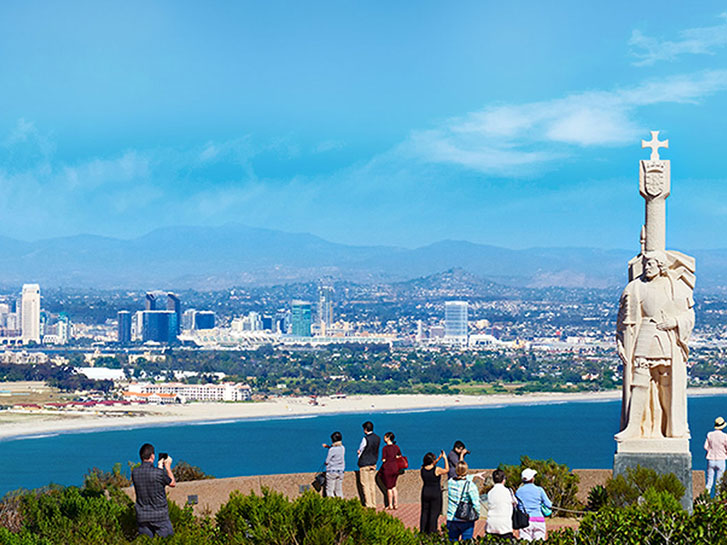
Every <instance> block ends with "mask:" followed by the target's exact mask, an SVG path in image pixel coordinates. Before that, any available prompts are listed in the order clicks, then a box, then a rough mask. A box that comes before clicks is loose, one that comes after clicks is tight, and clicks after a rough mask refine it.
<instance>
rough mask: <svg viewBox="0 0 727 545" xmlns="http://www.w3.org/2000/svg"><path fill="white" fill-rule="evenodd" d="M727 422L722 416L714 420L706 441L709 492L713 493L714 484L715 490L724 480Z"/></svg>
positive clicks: (726, 453) (726, 458)
mask: <svg viewBox="0 0 727 545" xmlns="http://www.w3.org/2000/svg"><path fill="white" fill-rule="evenodd" d="M725 426H727V422H725V419H724V418H722V417H721V416H718V417H717V418H716V419H715V421H714V430H712V431H710V432H709V433H708V434H707V440H706V441H705V442H704V450H706V451H707V492H709V493H710V494H712V485H715V487H714V489H715V492H716V491H717V487H718V486H719V483H720V481H721V480H722V474H723V473H724V466H725V460H727V434H726V433H724V432H723V431H722V430H723V429H724V428H725Z"/></svg>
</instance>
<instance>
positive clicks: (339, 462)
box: [323, 431, 346, 498]
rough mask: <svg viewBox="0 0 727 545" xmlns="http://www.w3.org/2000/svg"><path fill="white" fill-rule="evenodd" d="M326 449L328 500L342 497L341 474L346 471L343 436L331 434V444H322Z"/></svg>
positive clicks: (336, 433) (337, 432)
mask: <svg viewBox="0 0 727 545" xmlns="http://www.w3.org/2000/svg"><path fill="white" fill-rule="evenodd" d="M323 446H324V447H325V448H327V449H328V456H326V462H325V463H326V496H327V497H329V498H333V497H336V498H342V497H343V472H344V471H345V469H346V447H344V446H343V435H341V432H340V431H334V432H333V433H332V434H331V444H330V445H327V444H325V443H323Z"/></svg>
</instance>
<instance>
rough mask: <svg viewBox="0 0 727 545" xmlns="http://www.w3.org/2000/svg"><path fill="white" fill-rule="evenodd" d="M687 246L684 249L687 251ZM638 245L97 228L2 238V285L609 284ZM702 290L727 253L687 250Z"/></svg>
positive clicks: (717, 282)
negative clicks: (406, 243) (403, 242)
mask: <svg viewBox="0 0 727 545" xmlns="http://www.w3.org/2000/svg"><path fill="white" fill-rule="evenodd" d="M682 250H684V249H682ZM635 253H636V251H635V250H632V251H629V250H601V249H595V248H529V249H524V250H512V249H507V248H501V247H497V246H489V245H483V244H475V243H472V242H466V241H457V240H443V241H440V242H436V243H433V244H429V245H427V246H422V247H420V248H415V249H407V248H401V247H396V246H352V245H346V244H339V243H334V242H329V241H327V240H324V239H322V238H320V237H317V236H314V235H310V234H302V233H286V232H282V231H276V230H271V229H260V228H253V227H247V226H244V225H240V224H228V225H224V226H220V227H168V228H163V229H157V230H155V231H152V232H150V233H148V234H146V235H144V236H141V237H138V238H134V239H130V240H124V239H118V238H111V237H102V236H95V235H78V236H71V237H57V238H49V239H44V240H38V241H34V242H25V241H20V240H16V239H12V238H7V237H0V285H5V286H8V287H12V286H18V285H20V284H22V283H27V282H38V283H40V284H41V285H43V286H47V287H74V288H99V289H111V288H128V289H151V288H155V287H159V288H165V289H166V288H169V289H186V288H192V289H222V288H227V287H230V286H244V285H273V284H286V283H292V282H305V281H311V280H318V279H321V278H326V279H331V280H339V279H345V280H349V281H353V282H360V283H371V282H396V281H403V280H409V279H413V278H418V277H422V276H426V275H430V274H433V273H437V272H441V271H445V270H448V269H452V268H461V269H463V270H465V271H467V272H469V273H471V274H473V275H476V276H478V277H480V278H482V279H484V280H487V281H490V282H496V283H498V284H503V285H510V286H518V287H550V286H558V287H583V288H605V287H615V286H621V285H623V284H625V282H626V263H627V262H628V260H629V259H630V258H631V257H633V256H634V255H635ZM686 253H690V254H691V255H694V256H695V257H696V258H697V267H698V269H697V275H698V282H699V283H700V286H701V287H705V288H707V287H710V288H714V287H719V286H722V285H723V284H725V281H726V280H727V274H726V273H725V271H727V250H724V249H719V250H699V251H687V252H686Z"/></svg>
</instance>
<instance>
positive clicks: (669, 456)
mask: <svg viewBox="0 0 727 545" xmlns="http://www.w3.org/2000/svg"><path fill="white" fill-rule="evenodd" d="M657 443H658V444H657ZM660 449H665V450H660ZM666 449H669V450H666ZM637 465H638V466H641V467H646V468H649V469H653V470H654V471H656V472H657V473H660V474H664V473H673V474H674V475H676V477H677V479H679V482H681V483H682V484H683V485H684V496H682V500H681V504H682V507H684V509H686V510H687V511H689V512H690V513H691V512H692V502H693V501H694V498H693V497H692V455H691V453H690V452H689V443H688V441H687V440H686V439H637V440H631V441H626V442H623V443H618V451H617V452H616V455H615V456H614V459H613V476H614V477H616V476H617V475H624V476H626V468H629V467H632V468H636V466H637Z"/></svg>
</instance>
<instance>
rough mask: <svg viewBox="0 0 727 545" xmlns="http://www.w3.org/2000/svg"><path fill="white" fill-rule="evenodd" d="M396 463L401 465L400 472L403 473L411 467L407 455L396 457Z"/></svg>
mask: <svg viewBox="0 0 727 545" xmlns="http://www.w3.org/2000/svg"><path fill="white" fill-rule="evenodd" d="M396 463H397V464H398V465H399V474H400V475H401V474H403V473H404V471H405V470H406V469H407V468H408V467H409V460H408V459H407V457H406V456H401V457H399V458H397V459H396Z"/></svg>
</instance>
